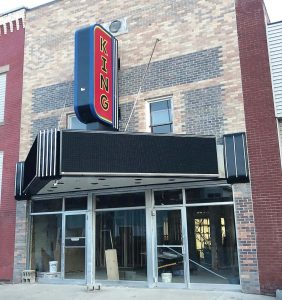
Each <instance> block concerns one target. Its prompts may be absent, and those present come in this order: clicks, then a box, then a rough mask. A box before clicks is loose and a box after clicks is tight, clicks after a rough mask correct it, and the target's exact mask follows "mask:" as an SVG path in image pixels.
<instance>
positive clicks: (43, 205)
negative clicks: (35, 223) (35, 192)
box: [31, 199, 63, 213]
mask: <svg viewBox="0 0 282 300" xmlns="http://www.w3.org/2000/svg"><path fill="white" fill-rule="evenodd" d="M62 208H63V200H62V199H48V200H35V201H32V204H31V212H32V213H42V212H53V211H61V210H62Z"/></svg>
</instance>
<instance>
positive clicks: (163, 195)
mask: <svg viewBox="0 0 282 300" xmlns="http://www.w3.org/2000/svg"><path fill="white" fill-rule="evenodd" d="M154 198H155V205H175V204H182V203H183V197H182V190H172V191H155V192H154Z"/></svg>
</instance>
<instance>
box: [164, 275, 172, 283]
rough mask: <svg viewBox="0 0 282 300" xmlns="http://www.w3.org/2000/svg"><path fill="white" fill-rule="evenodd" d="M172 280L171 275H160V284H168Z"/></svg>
mask: <svg viewBox="0 0 282 300" xmlns="http://www.w3.org/2000/svg"><path fill="white" fill-rule="evenodd" d="M171 280H172V273H162V282H165V283H170V282H171Z"/></svg>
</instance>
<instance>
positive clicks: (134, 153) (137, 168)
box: [15, 130, 219, 200]
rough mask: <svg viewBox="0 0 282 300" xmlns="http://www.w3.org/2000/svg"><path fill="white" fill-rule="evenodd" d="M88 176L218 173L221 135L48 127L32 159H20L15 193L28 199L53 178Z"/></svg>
mask: <svg viewBox="0 0 282 300" xmlns="http://www.w3.org/2000/svg"><path fill="white" fill-rule="evenodd" d="M82 176H88V177H95V176H104V177H127V178H132V177H133V176H138V177H144V178H145V177H147V178H148V177H150V178H159V177H173V178H184V179H185V178H196V179H197V178H199V179H201V178H210V179H212V178H218V177H219V176H218V163H217V151H216V140H215V138H214V137H192V136H184V135H157V134H140V133H138V134H137V133H136V134H133V133H131V134H129V133H112V132H97V131H78V130H64V131H57V130H44V131H41V132H40V133H39V135H38V136H37V138H36V139H35V141H34V143H33V145H32V147H31V149H30V152H29V154H28V156H27V158H26V161H25V162H19V163H18V164H17V167H16V184H15V187H16V191H15V198H16V199H17V200H22V199H28V198H29V197H31V196H33V195H36V194H37V193H38V192H39V191H40V190H41V191H42V189H43V188H44V187H45V186H46V185H48V184H49V183H51V181H54V180H58V179H61V178H62V179H64V178H74V177H76V178H79V177H80V178H82ZM81 180H83V178H82V179H81ZM44 193H45V192H44Z"/></svg>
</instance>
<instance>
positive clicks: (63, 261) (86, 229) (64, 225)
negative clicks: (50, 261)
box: [61, 211, 89, 283]
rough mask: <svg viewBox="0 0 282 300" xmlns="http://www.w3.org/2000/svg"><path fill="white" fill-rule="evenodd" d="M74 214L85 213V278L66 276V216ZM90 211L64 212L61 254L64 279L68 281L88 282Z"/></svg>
mask: <svg viewBox="0 0 282 300" xmlns="http://www.w3.org/2000/svg"><path fill="white" fill-rule="evenodd" d="M72 215H85V262H84V269H85V274H84V279H75V278H72V279H68V278H67V279H66V278H65V247H66V246H65V239H66V217H67V216H72ZM87 241H88V213H87V211H67V212H64V213H63V214H62V255H61V276H62V279H63V280H66V281H68V282H70V281H74V282H75V283H80V282H81V283H86V282H87V277H88V276H87V274H88V272H87V258H88V251H87V250H88V248H89V247H88V245H87Z"/></svg>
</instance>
